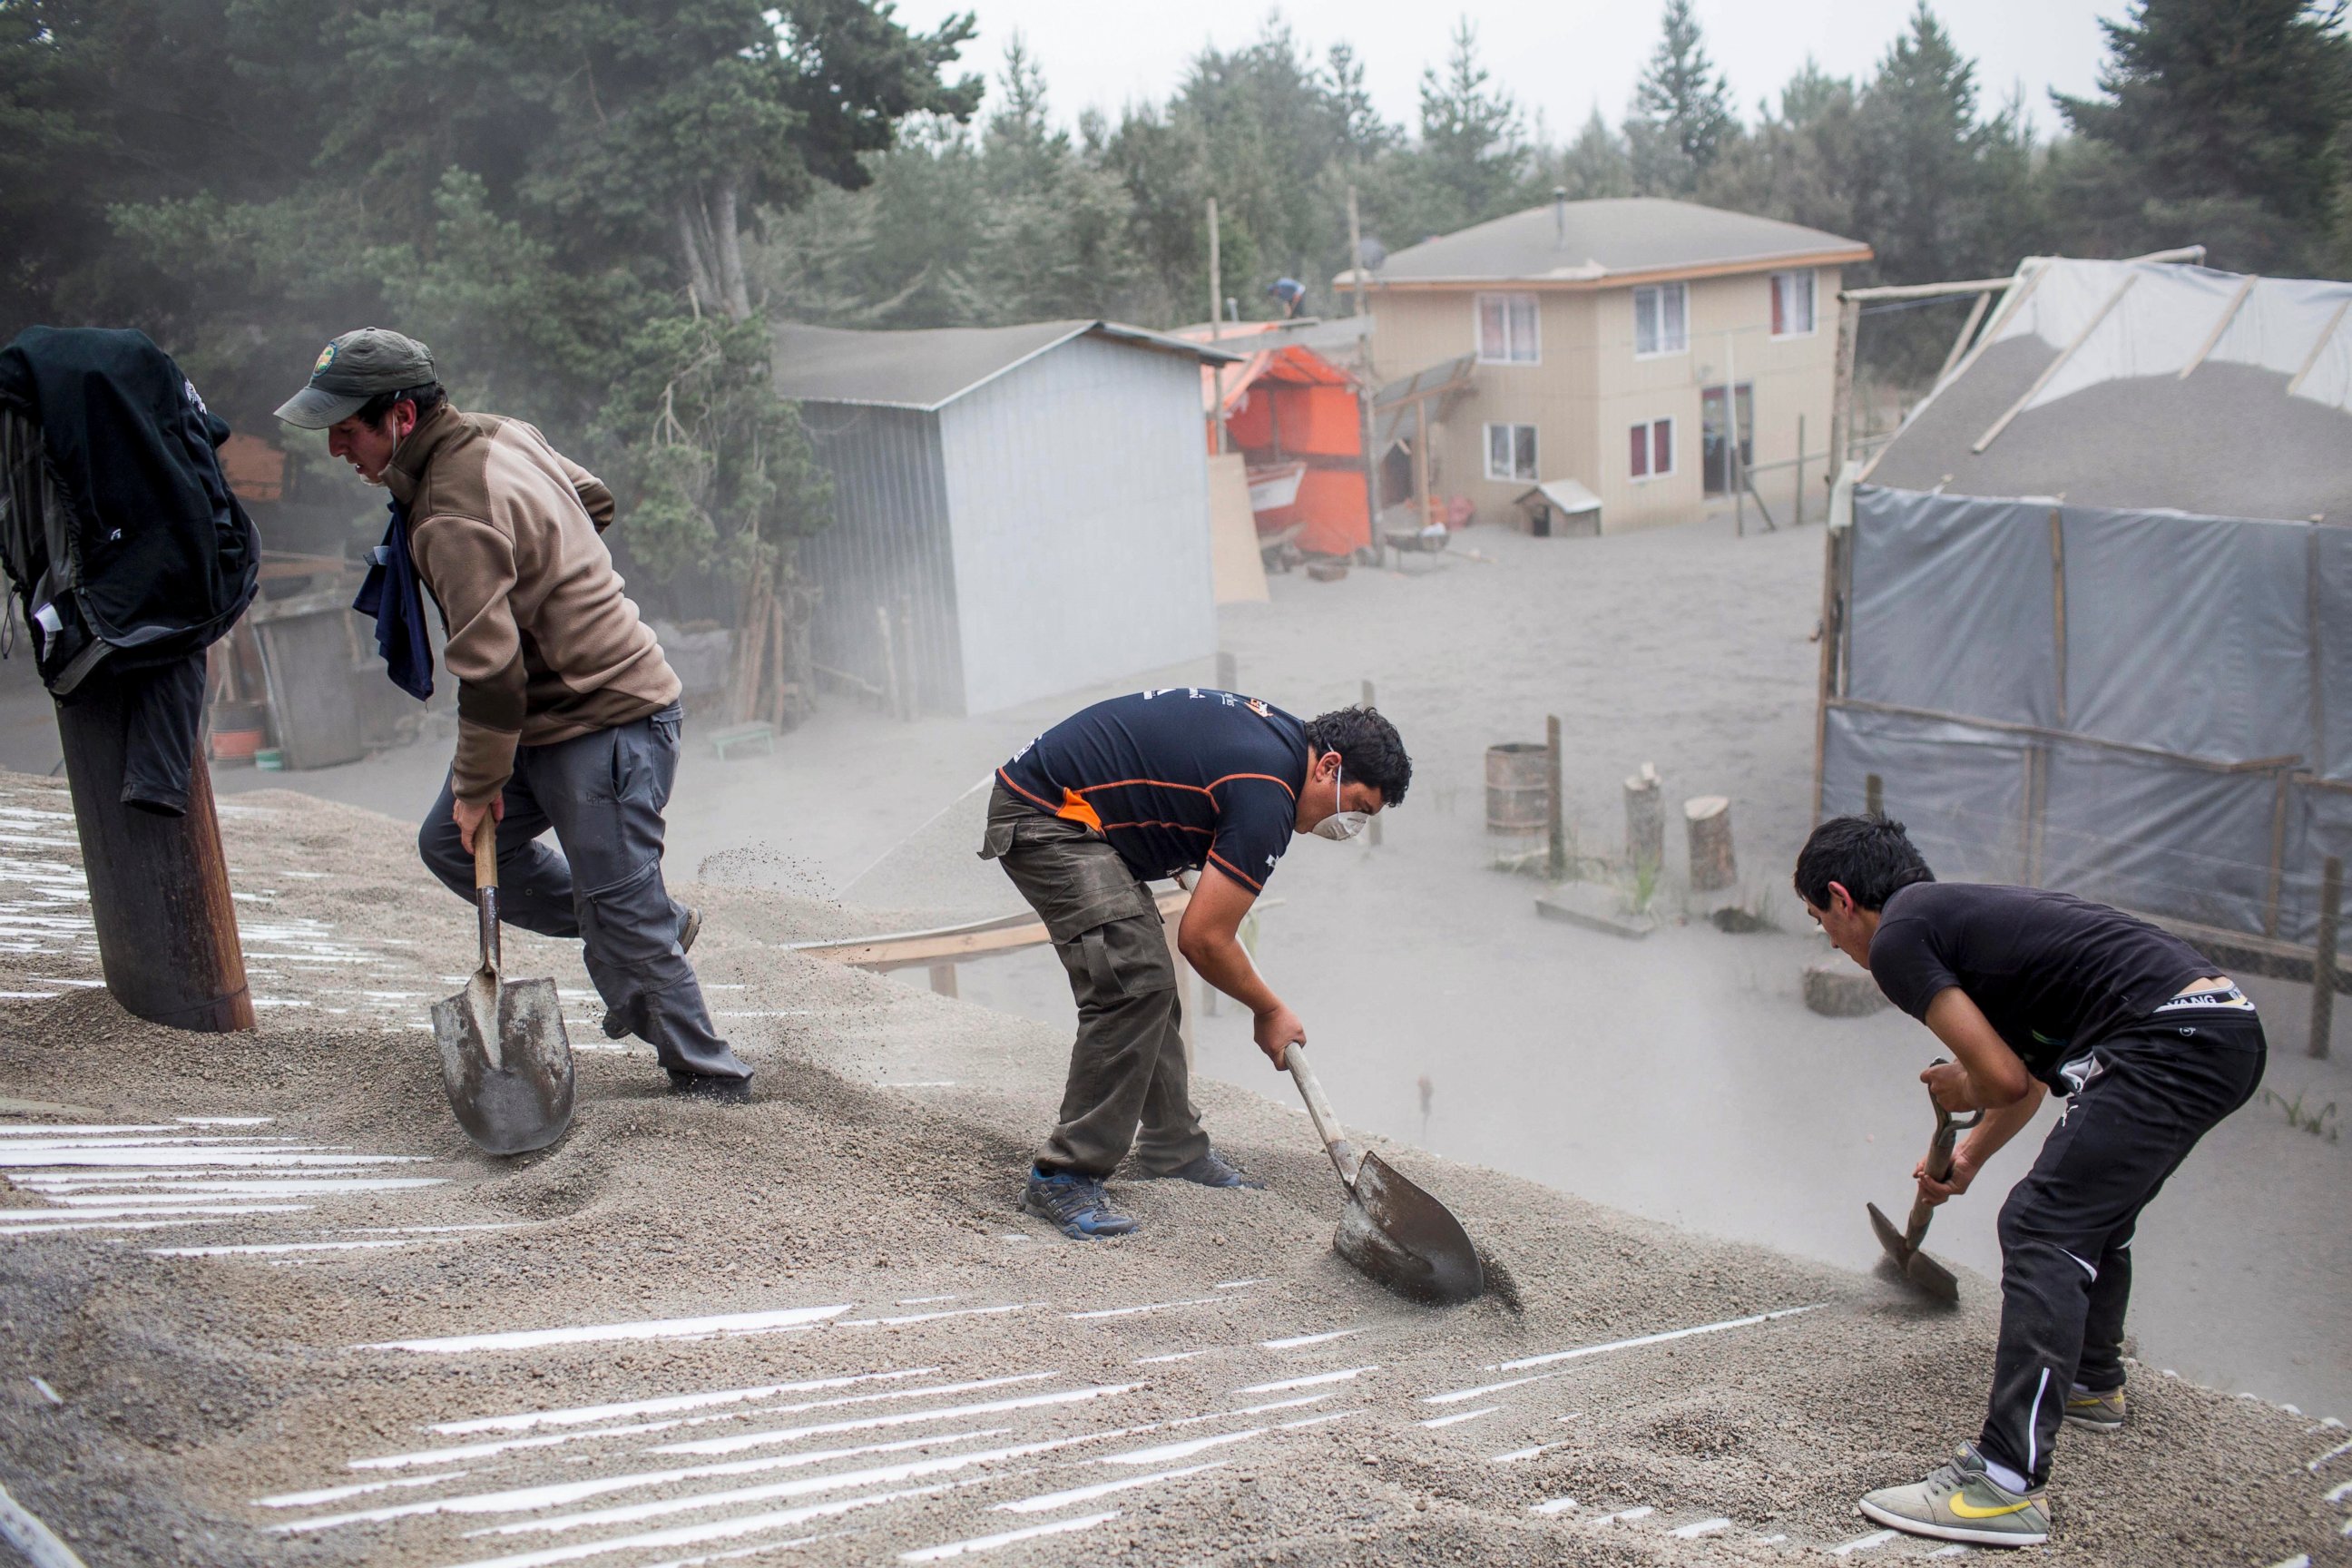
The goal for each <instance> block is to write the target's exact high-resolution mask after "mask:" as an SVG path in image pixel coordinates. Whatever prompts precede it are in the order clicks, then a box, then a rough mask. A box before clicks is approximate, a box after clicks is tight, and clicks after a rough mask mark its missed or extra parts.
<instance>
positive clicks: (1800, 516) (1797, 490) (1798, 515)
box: [1789, 414, 1805, 528]
mask: <svg viewBox="0 0 2352 1568" xmlns="http://www.w3.org/2000/svg"><path fill="white" fill-rule="evenodd" d="M1789 511H1790V517H1791V519H1792V520H1793V521H1790V524H1789V526H1790V528H1802V527H1804V526H1805V416H1803V415H1801V414H1800V415H1798V416H1797V477H1796V478H1795V479H1791V480H1790V481H1789Z"/></svg>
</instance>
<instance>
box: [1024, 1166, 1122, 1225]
mask: <svg viewBox="0 0 2352 1568" xmlns="http://www.w3.org/2000/svg"><path fill="white" fill-rule="evenodd" d="M1021 1206H1022V1207H1023V1208H1024V1209H1026V1210H1028V1211H1029V1212H1030V1213H1031V1214H1034V1215H1036V1216H1037V1217H1038V1218H1040V1219H1045V1220H1051V1221H1052V1222H1053V1223H1054V1225H1055V1226H1056V1227H1058V1228H1059V1229H1060V1231H1061V1233H1062V1234H1063V1235H1064V1236H1066V1237H1069V1238H1070V1239H1071V1240H1072V1241H1092V1240H1094V1239H1095V1238H1096V1237H1104V1236H1125V1235H1127V1234H1128V1233H1129V1231H1131V1230H1133V1229H1134V1228H1135V1221H1134V1220H1132V1219H1130V1218H1129V1217H1128V1216H1127V1215H1123V1214H1121V1213H1119V1212H1118V1210H1117V1209H1114V1208H1112V1207H1111V1206H1110V1197H1109V1194H1106V1193H1105V1192H1104V1191H1103V1185H1102V1184H1101V1183H1100V1182H1098V1181H1096V1180H1095V1179H1094V1178H1093V1177H1092V1176H1082V1175H1080V1174H1078V1173H1076V1171H1058V1172H1055V1173H1054V1174H1052V1175H1050V1176H1049V1175H1047V1174H1046V1173H1045V1172H1043V1171H1040V1170H1038V1169H1037V1168H1036V1167H1035V1166H1034V1165H1033V1166H1031V1167H1030V1169H1029V1185H1028V1188H1027V1190H1025V1191H1024V1192H1023V1193H1022V1194H1021Z"/></svg>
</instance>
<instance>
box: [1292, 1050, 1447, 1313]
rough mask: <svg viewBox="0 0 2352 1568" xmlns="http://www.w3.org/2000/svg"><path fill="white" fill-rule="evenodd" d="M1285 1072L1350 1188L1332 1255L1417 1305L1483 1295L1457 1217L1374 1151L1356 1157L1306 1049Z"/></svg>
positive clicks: (1444, 1303)
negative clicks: (1305, 1103) (1304, 1101)
mask: <svg viewBox="0 0 2352 1568" xmlns="http://www.w3.org/2000/svg"><path fill="white" fill-rule="evenodd" d="M1283 1065H1284V1066H1285V1067H1287V1068H1289V1069H1290V1076H1291V1077H1292V1079H1296V1080H1297V1084H1298V1092H1299V1094H1300V1096H1301V1097H1302V1098H1304V1099H1305V1100H1306V1101H1307V1115H1308V1116H1310V1117H1312V1118H1314V1120H1315V1131H1316V1132H1317V1133H1318V1135H1319V1136H1320V1137H1321V1138H1322V1140H1323V1152H1325V1153H1327V1154H1328V1155H1330V1156H1331V1167H1332V1169H1334V1170H1336V1171H1338V1172H1339V1184H1340V1185H1341V1186H1344V1187H1346V1188H1347V1189H1348V1206H1347V1207H1346V1208H1345V1209H1344V1210H1342V1211H1341V1212H1340V1215H1339V1230H1338V1232H1337V1233H1335V1234H1334V1235H1333V1236H1332V1237H1331V1249H1332V1250H1333V1251H1335V1252H1337V1253H1338V1254H1339V1256H1340V1257H1342V1258H1346V1259H1347V1260H1348V1261H1349V1262H1350V1263H1352V1264H1354V1265H1355V1266H1356V1267H1357V1268H1360V1269H1361V1270H1362V1271H1363V1272H1364V1273H1365V1274H1366V1275H1367V1276H1369V1277H1370V1279H1372V1280H1373V1281H1374V1282H1375V1283H1377V1284H1381V1285H1384V1286H1386V1287H1388V1288H1389V1289H1391V1290H1393V1291H1395V1292H1396V1293H1397V1294H1398V1295H1400V1296H1405V1297H1409V1298H1411V1299H1412V1300H1416V1301H1426V1302H1429V1303H1431V1304H1432V1305H1434V1306H1441V1307H1450V1306H1453V1305H1454V1304H1455V1303H1456V1302H1461V1301H1467V1300H1470V1299H1471V1298H1472V1297H1473V1296H1475V1295H1477V1294H1478V1293H1479V1292H1480V1291H1482V1290H1484V1289H1486V1268H1485V1267H1484V1266H1483V1265H1482V1264H1481V1263H1480V1262H1479V1261H1478V1249H1477V1248H1476V1247H1474V1246H1472V1245H1471V1243H1470V1234H1469V1232H1467V1231H1465V1230H1464V1229H1463V1228H1462V1222H1461V1221H1460V1220H1458V1219H1455V1218H1454V1211H1453V1210H1451V1209H1449V1208H1447V1207H1446V1206H1445V1205H1444V1204H1442V1203H1439V1202H1438V1201H1437V1200H1436V1199H1435V1198H1433V1197H1431V1196H1430V1195H1429V1194H1427V1193H1425V1192H1423V1191H1422V1190H1421V1189H1420V1188H1419V1187H1417V1186H1415V1185H1413V1184H1412V1183H1411V1182H1409V1181H1407V1180H1405V1178H1404V1177H1403V1176H1402V1175H1400V1174H1398V1173H1397V1172H1396V1171H1395V1169H1394V1168H1392V1167H1391V1165H1390V1164H1389V1163H1388V1162H1387V1161H1385V1160H1383V1159H1381V1157H1380V1156H1379V1155H1378V1154H1375V1153H1373V1152H1370V1150H1367V1151H1365V1152H1364V1153H1363V1154H1362V1155H1360V1156H1359V1155H1358V1154H1357V1152H1356V1151H1355V1148H1354V1147H1353V1145H1351V1144H1349V1142H1348V1138H1347V1134H1346V1133H1345V1131H1342V1130H1341V1128H1340V1126H1339V1117H1338V1116H1337V1115H1335V1114H1334V1113H1333V1112H1332V1110H1331V1102H1330V1101H1329V1100H1325V1099H1324V1098H1323V1086H1322V1085H1321V1084H1320V1083H1318V1082H1317V1081H1316V1079H1315V1073H1314V1070H1313V1069H1312V1068H1308V1067H1307V1047H1304V1046H1293V1047H1290V1048H1289V1049H1288V1050H1287V1051H1286V1052H1285V1053H1284V1054H1283Z"/></svg>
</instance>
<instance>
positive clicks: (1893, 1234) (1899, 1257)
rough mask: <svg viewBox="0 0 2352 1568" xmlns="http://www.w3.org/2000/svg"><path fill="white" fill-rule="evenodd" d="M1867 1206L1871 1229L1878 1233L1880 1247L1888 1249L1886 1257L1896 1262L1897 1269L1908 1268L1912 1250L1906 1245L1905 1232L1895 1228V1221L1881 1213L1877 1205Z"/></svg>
mask: <svg viewBox="0 0 2352 1568" xmlns="http://www.w3.org/2000/svg"><path fill="white" fill-rule="evenodd" d="M1867 1206H1868V1208H1869V1209H1870V1228H1871V1229H1873V1230H1874V1231H1876V1232H1877V1233H1878V1245H1879V1246H1881V1247H1885V1248H1886V1256H1887V1257H1888V1258H1890V1259H1892V1260H1893V1261H1894V1264H1895V1268H1898V1269H1899V1268H1906V1267H1908V1266H1909V1264H1910V1262H1911V1249H1910V1247H1906V1246H1905V1245H1904V1241H1903V1232H1902V1231H1901V1230H1899V1229H1897V1228H1896V1227H1895V1222H1894V1221H1893V1220H1891V1219H1888V1218H1887V1217H1886V1215H1884V1214H1882V1213H1880V1212H1879V1207H1878V1205H1876V1204H1871V1205H1867Z"/></svg>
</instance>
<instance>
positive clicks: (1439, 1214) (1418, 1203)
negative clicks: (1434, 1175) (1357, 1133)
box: [1331, 1153, 1486, 1307]
mask: <svg viewBox="0 0 2352 1568" xmlns="http://www.w3.org/2000/svg"><path fill="white" fill-rule="evenodd" d="M1331 1247H1332V1250H1333V1251H1335V1252H1337V1253H1339V1256H1340V1257H1342V1258H1346V1259H1347V1260H1348V1261H1349V1262H1350V1263H1352V1264H1354V1265H1355V1266H1356V1267H1357V1268H1360V1269H1361V1270H1362V1271H1363V1272H1364V1273H1365V1275H1366V1276H1368V1277H1369V1278H1370V1279H1372V1280H1373V1281H1375V1282H1376V1283H1378V1284H1381V1285H1384V1286H1386V1287H1387V1288H1388V1289H1391V1290H1393V1291H1395V1292H1396V1293H1397V1294H1398V1295H1400V1296H1404V1297H1408V1298H1410V1299H1412V1300H1415V1301H1427V1302H1430V1303H1432V1304H1433V1305H1436V1306H1443V1307H1450V1306H1453V1305H1454V1304H1455V1303H1456V1302H1461V1301H1467V1300H1470V1299H1471V1298H1472V1297H1474V1296H1475V1295H1477V1294H1478V1293H1479V1292H1480V1291H1482V1290H1484V1289H1486V1268H1485V1266H1484V1265H1483V1264H1481V1263H1480V1262H1479V1261H1478V1249H1477V1248H1476V1247H1474V1246H1472V1245H1471V1242H1470V1233H1469V1232H1468V1231H1465V1230H1464V1229H1463V1228H1462V1222H1461V1221H1460V1220H1458V1219H1455V1218H1454V1211H1453V1210H1452V1209H1449V1208H1447V1207H1446V1206H1445V1205H1444V1204H1442V1203H1439V1202H1438V1201H1437V1200H1436V1199H1435V1198H1433V1197H1431V1196H1430V1195H1429V1194H1427V1193H1425V1192H1423V1191H1422V1189H1421V1188H1419V1187H1417V1186H1415V1185H1414V1184H1412V1183H1411V1182H1409V1181H1407V1180H1406V1179H1405V1178H1404V1177H1403V1176H1402V1175H1400V1174H1398V1173H1397V1172H1396V1170H1395V1168H1394V1167H1392V1166H1391V1165H1390V1164H1389V1163H1388V1162H1387V1161H1385V1160H1383V1159H1381V1157H1380V1156H1379V1155H1378V1154H1372V1153H1367V1154H1366V1155H1365V1156H1364V1159H1363V1163H1361V1164H1360V1165H1359V1166H1357V1168H1356V1185H1355V1191H1354V1194H1353V1195H1352V1196H1351V1197H1350V1198H1349V1202H1348V1206H1347V1207H1346V1208H1345V1209H1343V1210H1342V1211H1340V1215H1339V1232H1338V1234H1336V1235H1334V1236H1333V1237H1331Z"/></svg>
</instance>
